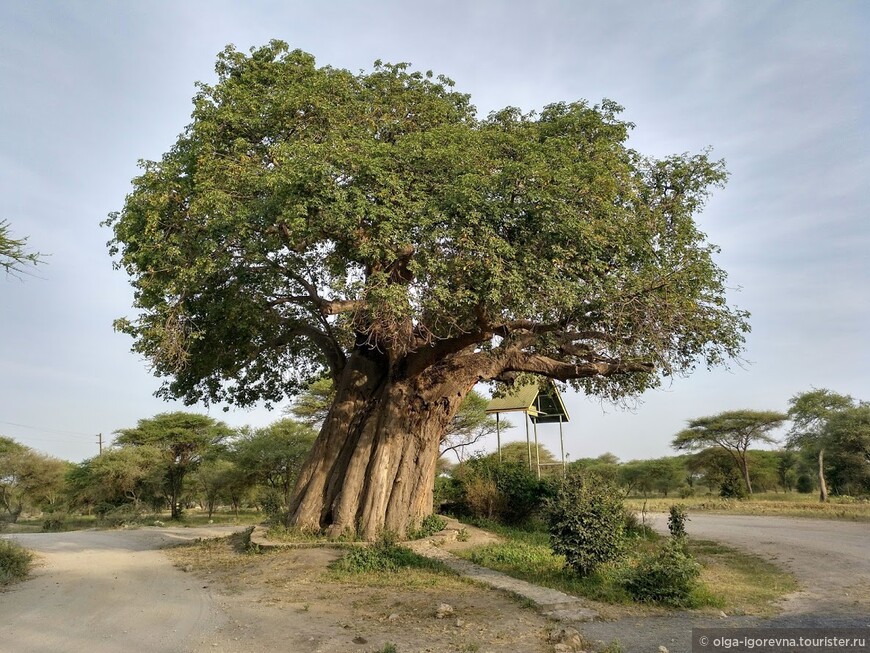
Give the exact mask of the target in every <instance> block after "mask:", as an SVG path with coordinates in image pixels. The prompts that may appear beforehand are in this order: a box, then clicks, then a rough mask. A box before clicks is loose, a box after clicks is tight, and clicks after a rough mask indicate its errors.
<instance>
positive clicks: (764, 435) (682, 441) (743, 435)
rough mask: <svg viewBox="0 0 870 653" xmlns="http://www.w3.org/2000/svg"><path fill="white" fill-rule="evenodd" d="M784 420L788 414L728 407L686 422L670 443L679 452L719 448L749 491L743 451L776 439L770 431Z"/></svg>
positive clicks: (747, 472)
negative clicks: (732, 460) (753, 445)
mask: <svg viewBox="0 0 870 653" xmlns="http://www.w3.org/2000/svg"><path fill="white" fill-rule="evenodd" d="M786 419H788V416H787V415H785V414H783V413H777V412H774V411H769V410H768V411H760V410H731V411H725V412H723V413H719V414H718V415H713V416H712V417H699V418H698V419H693V420H690V421H689V427H688V428H686V429H684V430H682V431H680V432H679V433H678V434H677V436H676V437H675V438H674V440H673V442H671V446H672V447H674V448H675V449H677V450H680V451H699V450H702V449H706V448H707V447H710V446H714V445H715V446H717V447H721V448H722V449H724V450H725V451H727V452H728V454H729V455H730V456H731V457H732V458H733V459H734V462H735V463H737V466H738V467H739V468H740V473H741V475H742V476H743V483H744V485H745V486H746V491H747V492H748V493H749V494H752V481H751V480H750V478H749V462H748V456H747V454H746V451H747V449H749V446H750V445H751V444H753V443H756V442H768V443H773V442H776V440H775V439H774V438H773V437H772V436H771V435H770V431H772V430H774V429H776V428H777V427H779V426H780V425H781V424H782V423H783V422H784V421H785V420H786Z"/></svg>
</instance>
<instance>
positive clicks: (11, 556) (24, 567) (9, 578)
mask: <svg viewBox="0 0 870 653" xmlns="http://www.w3.org/2000/svg"><path fill="white" fill-rule="evenodd" d="M32 561H33V554H32V553H30V551H28V550H27V549H24V548H22V547H20V546H19V545H17V544H16V543H15V542H10V541H9V540H0V585H8V584H9V583H12V582H14V581H17V580H22V579H23V578H25V577H26V576H27V574H28V572H29V571H30V563H31V562H32Z"/></svg>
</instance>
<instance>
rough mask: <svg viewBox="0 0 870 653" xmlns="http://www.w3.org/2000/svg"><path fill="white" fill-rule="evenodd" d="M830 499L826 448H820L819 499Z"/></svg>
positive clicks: (823, 500)
mask: <svg viewBox="0 0 870 653" xmlns="http://www.w3.org/2000/svg"><path fill="white" fill-rule="evenodd" d="M827 500H828V485H827V483H825V450H824V449H819V501H821V502H822V503H825V501H827Z"/></svg>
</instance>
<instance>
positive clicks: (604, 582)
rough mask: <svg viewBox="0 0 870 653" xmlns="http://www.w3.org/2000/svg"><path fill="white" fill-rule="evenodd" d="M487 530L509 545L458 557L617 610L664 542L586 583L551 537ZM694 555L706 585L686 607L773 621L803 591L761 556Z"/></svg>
mask: <svg viewBox="0 0 870 653" xmlns="http://www.w3.org/2000/svg"><path fill="white" fill-rule="evenodd" d="M481 527H482V528H486V529H487V530H490V531H492V532H496V533H497V534H498V535H500V536H502V537H503V538H504V539H505V541H504V542H502V543H499V544H492V545H486V546H481V547H474V548H471V549H467V550H465V551H456V552H454V553H455V555H458V556H460V557H463V558H465V559H467V560H470V561H471V562H474V563H476V564H479V565H481V566H483V567H488V568H490V569H495V570H497V571H501V572H503V573H506V574H508V575H509V576H513V577H514V578H519V579H522V580H526V581H528V582H530V583H534V584H536V585H542V586H544V587H550V588H553V589H557V590H560V591H563V592H565V593H567V594H573V595H575V596H582V597H586V598H589V599H592V600H595V601H601V602H604V603H612V604H623V605H624V604H631V603H632V602H633V599H632V597H631V596H630V594H629V593H628V591H627V590H626V589H625V580H626V573H627V570H628V569H629V568H630V567H631V566H632V565H635V564H637V562H638V560H639V559H641V558H643V557H644V556H645V555H646V554H650V553H651V552H653V551H655V550H657V549H658V548H659V547H660V546H661V544H662V541H661V540H662V538H661V536H659V535H657V534H654V533H650V534H648V535H646V536H644V537H635V538H631V539H630V540H629V543H628V546H627V550H626V554H625V556H624V557H623V558H622V559H620V560H619V561H615V562H611V563H607V564H604V565H602V566H601V567H599V568H598V570H596V571H595V572H594V573H592V574H590V575H589V576H585V577H581V576H578V575H576V574H574V573H572V572H571V571H570V570H569V569H567V568H566V567H565V558H564V557H563V556H559V555H555V554H554V553H553V552H552V550H551V549H550V545H549V537H548V535H547V533H546V532H544V531H541V530H538V531H529V530H522V529H515V528H510V527H507V526H503V525H490V524H481ZM689 551H690V552H691V553H692V555H694V556H695V557H696V559H697V560H698V562H700V563H701V566H702V569H701V577H700V583H698V584H697V586H696V587H695V589H694V590H693V591H692V592H691V594H690V596H689V598H688V600H686V601H685V605H686V607H691V608H703V607H711V608H718V609H721V610H726V611H728V612H729V613H734V614H761V615H767V614H772V613H773V611H774V610H773V607H772V603H773V601H775V600H776V599H778V598H780V597H781V596H783V595H784V594H787V593H789V592H792V591H794V590H795V589H796V588H797V583H796V581H795V580H794V578H793V577H792V576H791V575H790V574H788V573H787V572H785V571H783V570H781V569H779V568H778V567H776V566H775V565H772V564H770V563H769V562H766V561H764V560H762V559H761V558H758V557H756V556H752V555H749V554H745V553H742V552H739V551H737V550H735V549H731V548H729V547H725V546H722V545H719V544H717V543H714V542H707V541H692V540H690V541H689Z"/></svg>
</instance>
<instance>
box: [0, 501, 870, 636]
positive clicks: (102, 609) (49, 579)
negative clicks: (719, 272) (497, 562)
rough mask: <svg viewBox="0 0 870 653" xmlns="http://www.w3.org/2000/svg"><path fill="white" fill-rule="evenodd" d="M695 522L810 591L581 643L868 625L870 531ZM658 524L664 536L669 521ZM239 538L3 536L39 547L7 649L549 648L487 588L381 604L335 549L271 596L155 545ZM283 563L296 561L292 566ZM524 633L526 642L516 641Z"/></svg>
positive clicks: (622, 623) (530, 623)
mask: <svg viewBox="0 0 870 653" xmlns="http://www.w3.org/2000/svg"><path fill="white" fill-rule="evenodd" d="M690 518H691V521H689V523H688V526H687V527H688V531H689V533H690V535H692V536H694V537H698V538H703V539H715V540H719V541H722V542H725V543H727V544H731V545H734V546H737V547H741V548H745V549H747V550H749V551H752V552H755V553H759V554H761V555H763V556H765V557H767V558H769V559H771V560H773V561H775V562H777V563H779V564H781V565H783V566H785V567H787V568H788V569H790V570H791V571H792V572H793V573H795V575H796V576H797V577H798V579H799V580H800V581H801V583H802V584H803V586H804V588H805V589H804V590H803V591H801V592H799V593H797V594H795V595H794V596H792V597H789V599H787V600H786V601H785V603H784V606H783V607H784V612H783V614H782V615H780V616H778V617H776V618H774V619H772V620H766V621H765V620H760V619H759V618H757V617H740V616H730V615H729V616H727V617H720V616H717V615H715V614H714V615H706V616H703V615H702V616H699V615H697V614H691V613H676V614H670V615H665V616H660V617H659V616H656V617H626V618H623V619H620V620H618V621H614V622H591V623H582V624H577V626H576V627H577V628H578V629H579V630H580V631H581V632H582V633H583V634H584V635H586V636H587V637H589V638H590V639H593V640H603V641H605V642H609V641H612V640H618V641H619V642H620V643H621V645H622V650H623V651H626V653H631V652H633V651H650V650H652V651H655V650H657V648H658V646H659V645H664V646H666V647H667V648H668V649H669V651H670V652H671V653H680V652H681V651H688V650H690V646H689V641H690V635H691V629H692V628H693V627H703V626H708V627H709V626H753V625H771V626H772V625H776V626H803V627H806V626H842V627H862V628H870V524H858V523H851V522H836V521H816V520H808V519H789V518H775V517H740V516H725V515H709V514H691V515H690ZM655 522H656V526H657V527H658V528H660V529H666V525H665V519H664V516H657V517H655ZM233 530H234V529H233V528H230V527H215V528H208V529H196V528H189V529H186V528H177V529H163V528H161V529H154V528H143V529H139V530H130V531H79V532H71V533H39V534H17V535H14V536H9V537H14V539H15V540H17V541H18V542H20V543H21V544H23V545H24V546H26V547H27V548H29V549H31V550H33V551H36V552H37V554H38V555H39V565H38V566H37V568H36V570H35V573H34V577H33V578H31V579H30V580H28V581H26V582H24V583H21V584H19V585H16V586H14V587H13V588H12V589H11V590H9V591H7V592H3V593H0V615H2V618H0V652H2V653H7V652H8V653H49V652H50V653H55V652H56V651H65V652H66V653H80V652H81V653H84V652H88V653H91V652H93V653H104V652H105V653H124V652H126V651H133V652H136V653H155V652H156V653H163V652H167V653H170V652H171V653H180V652H198V653H203V652H205V651H218V652H219V653H238V652H241V651H244V652H246V653H250V652H252V651H268V650H288V651H323V652H324V653H325V652H327V651H330V652H334V651H342V652H345V651H360V652H361V653H362V652H363V651H369V650H373V646H374V644H375V643H376V641H377V642H379V641H380V640H377V639H376V638H377V637H378V636H379V633H380V635H381V636H382V637H381V638H383V637H387V636H388V637H389V638H390V639H392V640H393V641H396V642H397V643H399V644H400V646H399V650H401V651H430V652H432V651H437V652H439V653H440V652H441V651H447V650H449V651H460V650H478V649H472V648H464V645H465V644H464V643H467V641H468V638H469V637H471V636H472V631H473V632H474V636H475V637H479V638H480V639H481V641H486V642H489V644H485V645H484V647H483V648H480V649H479V650H482V651H486V650H498V651H502V650H522V651H533V650H549V649H548V648H547V647H546V646H543V648H541V644H538V643H536V642H540V641H542V640H541V636H542V635H541V633H543V632H544V631H545V629H546V628H547V627H548V626H547V623H546V621H545V620H544V619H543V617H541V616H540V615H537V614H535V613H532V612H530V611H524V610H523V609H522V608H521V607H519V605H518V604H516V602H512V601H511V600H510V599H508V598H507V597H502V596H501V595H498V594H493V593H492V592H491V591H488V590H483V589H479V588H472V587H470V586H468V585H464V586H458V587H452V586H451V589H450V592H452V594H448V593H446V592H447V590H444V592H442V593H443V594H444V596H442V595H441V594H439V592H440V590H438V591H436V592H435V593H432V595H431V596H429V595H427V594H425V592H424V591H417V592H411V593H410V594H408V595H407V596H404V595H403V597H399V596H398V594H397V593H395V592H390V591H387V592H385V593H384V596H383V597H380V598H378V599H377V601H380V603H378V602H377V601H375V600H373V599H372V595H371V591H370V590H366V592H368V593H363V594H359V592H361V591H362V590H360V589H348V588H346V587H331V588H330V587H326V586H325V585H324V583H323V581H322V580H320V579H321V574H322V572H323V569H325V566H324V565H325V564H326V561H325V560H315V559H314V558H318V556H320V557H323V556H324V555H327V554H328V553H329V552H328V551H324V550H318V549H312V550H309V551H307V552H301V551H300V552H297V553H294V554H293V557H292V558H287V559H286V560H285V559H284V558H281V557H279V556H271V557H270V558H268V559H267V562H268V561H269V560H272V561H273V562H272V564H274V565H276V566H275V568H274V569H269V570H268V571H264V570H262V569H260V570H259V571H257V572H256V573H257V574H264V579H265V580H263V583H261V585H262V587H265V588H266V591H265V593H264V592H263V591H260V590H257V591H254V590H253V589H251V588H248V587H246V586H245V585H244V584H245V583H246V582H247V581H241V580H240V581H239V582H241V583H242V586H240V587H231V588H229V589H228V587H227V584H228V580H227V579H230V580H232V579H234V578H236V575H237V574H238V569H237V568H236V567H232V566H230V567H227V569H225V570H223V571H222V572H221V571H220V569H219V567H220V565H217V568H218V571H216V573H215V574H214V575H207V574H206V575H203V574H202V573H200V574H194V573H184V572H182V571H180V570H179V569H178V568H176V567H174V566H173V564H172V562H170V560H169V558H168V556H167V555H166V554H165V553H164V552H162V551H160V550H159V547H161V546H164V545H166V544H170V543H172V542H179V541H183V540H191V539H195V538H199V537H213V536H215V535H220V534H227V533H229V532H232V531H233ZM312 551H313V552H317V553H314V554H312ZM331 555H332V556H333V557H335V555H337V554H335V553H332V554H331ZM176 557H177V556H176ZM176 562H177V561H176ZM260 562H262V561H260ZM315 563H316V564H315ZM234 564H237V563H234ZM281 565H283V566H288V565H289V571H288V570H284V569H283V567H280V566H281ZM306 566H311V567H312V569H311V573H310V574H309V576H310V578H307V579H303V581H304V582H301V581H300V580H299V574H300V571H299V570H300V569H302V570H303V571H304V569H305V568H306ZM279 567H280V568H279ZM248 573H249V574H250V573H251V572H248ZM282 574H283V575H282ZM303 575H304V574H303ZM239 578H242V577H239ZM244 578H249V579H253V578H255V577H254V576H249V577H244ZM204 579H205V580H204ZM234 582H235V581H234ZM276 583H277V585H276ZM211 585H214V587H211ZM258 592H259V593H258ZM330 592H331V593H330ZM354 592H356V593H357V594H358V595H357V594H354ZM418 595H419V596H418ZM436 595H437V596H436ZM339 597H343V599H339ZM376 598H377V597H376ZM442 600H444V601H446V602H448V603H452V604H454V605H456V606H458V608H459V609H460V615H461V617H462V619H461V620H462V621H466V622H467V624H466V625H465V626H463V627H462V628H458V627H456V626H454V625H453V624H452V622H450V623H447V622H444V621H436V620H435V619H434V618H432V617H431V615H429V614H428V610H429V609H430V607H429V604H430V603H431V604H432V605H437V604H438V602H439V601H442ZM414 601H417V602H418V603H419V605H417V604H414ZM309 603H310V604H309ZM466 603H467V604H468V605H465V604H466ZM472 604H473V605H472ZM410 606H413V607H410ZM369 612H370V613H371V614H368V613H369ZM381 613H383V614H381ZM392 613H395V616H397V617H398V619H397V620H396V621H394V620H393V617H394V614H392ZM387 616H389V619H387ZM499 619H502V620H501V621H499ZM478 622H479V623H478ZM442 624H443V625H442ZM427 629H428V630H427ZM436 630H437V632H436ZM442 631H443V632H442ZM536 631H537V632H536ZM360 634H361V635H363V637H357V635H360ZM508 635H510V637H508ZM520 636H522V637H525V638H526V640H523V641H518V640H517V637H520ZM357 640H359V641H360V642H365V641H366V640H368V643H367V644H362V643H356V642H357ZM427 640H428V641H429V642H430V643H429V644H427V643H426V641H427ZM434 642H450V646H449V647H445V646H444V645H442V644H436V643H434Z"/></svg>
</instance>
